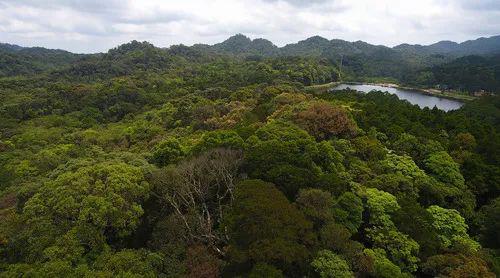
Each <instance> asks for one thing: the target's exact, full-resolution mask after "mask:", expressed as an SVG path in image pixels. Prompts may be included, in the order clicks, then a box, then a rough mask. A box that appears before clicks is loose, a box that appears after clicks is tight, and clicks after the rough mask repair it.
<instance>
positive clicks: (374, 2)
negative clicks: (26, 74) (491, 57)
mask: <svg viewBox="0 0 500 278" xmlns="http://www.w3.org/2000/svg"><path fill="white" fill-rule="evenodd" d="M499 30H500V1H497V0H477V1H467V0H419V1H400V0H330V1H329V0H308V1H307V0H210V1H208V0H183V1H176V0H122V1H119V0H108V1H104V0H86V1H77V0H66V1H64V0H46V1H37V0H0V41H1V42H9V43H17V44H20V45H26V46H45V47H50V48H63V49H68V50H70V51H74V52H100V51H106V50H108V49H109V48H111V47H115V46H116V45H118V44H120V43H124V42H128V41H130V40H133V39H137V40H147V41H150V42H152V43H153V44H155V45H158V46H162V47H165V46H169V45H172V44H179V43H183V44H187V45H190V44H194V43H209V44H213V43H217V42H220V41H222V40H224V39H226V38H227V37H229V36H231V35H234V34H235V33H243V34H246V35H248V36H250V37H252V38H257V37H263V38H266V39H269V40H271V41H273V42H274V43H275V44H277V45H280V46H281V45H284V44H286V43H291V42H296V41H298V40H301V39H305V38H307V37H310V36H313V35H320V36H324V37H326V38H329V39H332V38H339V39H345V40H350V41H355V40H364V41H367V42H370V43H374V44H384V45H390V46H392V45H396V44H399V43H404V42H407V43H420V44H429V43H433V42H436V41H439V40H444V39H447V40H455V41H463V40H467V39H473V38H476V37H479V36H491V35H498V31H499Z"/></svg>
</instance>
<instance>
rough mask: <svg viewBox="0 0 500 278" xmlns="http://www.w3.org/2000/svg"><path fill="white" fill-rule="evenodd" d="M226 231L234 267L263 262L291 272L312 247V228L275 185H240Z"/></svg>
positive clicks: (229, 213)
mask: <svg viewBox="0 0 500 278" xmlns="http://www.w3.org/2000/svg"><path fill="white" fill-rule="evenodd" d="M224 228H225V229H228V231H229V236H230V237H229V238H230V242H229V249H228V255H229V258H230V261H231V262H232V263H233V264H244V263H246V262H262V263H267V264H269V265H273V266H275V267H277V268H279V269H281V270H283V271H286V272H290V271H293V270H292V269H293V268H292V265H301V264H303V263H304V262H305V259H306V258H307V257H308V250H307V246H308V245H310V244H312V234H311V229H312V224H311V223H310V222H309V221H307V220H306V219H305V217H304V216H303V214H302V213H301V212H300V211H299V210H297V209H296V208H295V207H294V206H293V205H292V204H291V203H290V202H289V201H288V200H287V199H286V197H285V196H284V195H283V194H282V193H281V192H280V191H279V190H277V189H276V188H275V187H274V185H272V184H270V183H266V182H263V181H260V180H246V181H243V182H241V183H240V184H238V185H237V188H236V193H235V200H234V203H233V207H232V208H231V210H230V211H229V212H228V213H227V215H226V218H225V222H224ZM296 271H298V270H296Z"/></svg>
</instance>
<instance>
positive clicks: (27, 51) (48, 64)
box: [0, 43, 82, 77]
mask: <svg viewBox="0 0 500 278" xmlns="http://www.w3.org/2000/svg"><path fill="white" fill-rule="evenodd" d="M81 56H82V55H78V54H73V53H70V52H67V51H64V50H53V49H46V48H42V47H21V46H18V45H12V44H5V43H0V77H5V76H16V75H33V74H37V73H41V72H44V71H49V70H54V69H57V68H61V67H64V66H68V65H70V64H72V63H74V62H76V61H77V60H78V59H79V57H81Z"/></svg>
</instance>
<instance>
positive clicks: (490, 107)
mask: <svg viewBox="0 0 500 278" xmlns="http://www.w3.org/2000/svg"><path fill="white" fill-rule="evenodd" d="M484 40H485V39H482V40H479V42H474V41H473V42H467V43H463V44H460V45H455V44H449V43H441V44H439V45H433V46H429V47H422V46H413V47H410V46H408V45H406V46H399V47H395V48H387V47H383V46H372V45H368V44H366V43H363V42H354V43H349V42H345V41H340V40H332V41H328V40H326V39H323V38H321V37H313V38H310V39H308V40H306V41H303V42H299V43H297V44H294V45H287V46H285V47H283V48H278V47H275V46H274V45H273V44H272V43H270V42H269V41H265V40H262V39H260V40H259V39H258V40H250V39H248V38H246V37H244V36H242V35H237V36H235V37H232V38H230V39H229V40H227V41H225V42H223V43H221V44H216V45H214V46H208V45H194V46H192V47H187V46H182V45H180V46H173V47H170V48H166V49H163V48H157V47H155V46H153V45H151V44H149V43H147V42H142V43H141V42H137V41H133V42H131V43H128V44H124V45H121V46H119V47H117V48H114V49H112V50H110V51H109V52H107V53H102V54H91V55H75V54H71V53H68V52H64V51H52V50H42V49H30V48H20V47H16V46H12V45H0V48H1V49H2V50H1V51H0V75H1V76H2V77H1V78H0V223H2V225H0V277H115V276H117V277H158V276H159V277H412V276H418V277H495V276H496V275H500V237H499V235H498V231H499V230H500V153H499V151H500V121H499V116H500V96H498V95H496V94H494V95H491V96H485V97H481V98H478V99H476V100H474V101H470V102H467V103H466V104H465V105H464V106H463V107H462V108H461V109H459V110H455V111H450V112H444V111H441V110H438V109H437V108H434V109H428V108H425V109H420V108H419V107H418V106H416V105H411V104H410V103H408V102H406V101H402V100H399V99H398V98H397V97H396V96H394V95H390V94H388V93H383V92H371V93H368V94H361V93H357V92H355V91H350V90H344V91H340V92H336V93H332V92H324V91H315V90H310V87H309V86H310V85H316V84H325V83H328V82H332V81H338V80H339V70H340V69H339V64H338V57H339V55H340V54H342V55H344V56H343V57H344V58H345V60H344V62H345V64H344V66H345V69H344V70H345V73H346V75H347V77H350V78H358V77H359V78H371V77H384V78H395V79H399V78H401V79H400V80H406V81H405V82H408V83H411V82H414V83H415V84H416V85H422V86H424V85H425V86H431V85H434V84H435V83H438V84H447V85H449V86H455V87H457V88H460V89H469V88H470V89H472V90H476V89H478V88H483V86H485V87H484V88H485V89H488V90H495V89H498V86H499V83H498V82H499V80H500V79H499V77H498V74H499V71H498V59H497V58H494V59H493V58H488V57H491V56H484V55H494V53H492V51H490V50H491V49H496V50H498V48H492V47H490V46H488V47H486V46H485V47H483V48H480V47H476V46H474V45H476V44H477V43H481V42H484ZM497 40H498V38H496V37H493V38H490V39H486V41H487V42H488V45H491V44H492V43H494V42H495V41H497ZM471 44H472V45H473V46H474V47H471V46H470V45H471ZM450 45H451V46H450ZM446 46H450V47H452V48H453V49H454V50H449V49H448V50H446V51H444V50H442V49H443V48H446ZM471 48H472V49H476V50H477V49H482V50H481V51H479V50H477V51H476V52H466V50H467V49H471ZM422 49H423V50H422ZM486 50H488V51H489V52H488V53H485V52H486ZM468 54H474V55H483V56H470V57H458V56H460V55H468ZM485 57H486V58H485ZM495 57H496V56H495ZM463 69H467V70H463ZM412 74H415V75H425V76H428V77H429V76H431V77H429V78H428V79H423V80H422V82H420V81H416V80H419V79H414V78H411V76H412ZM463 75H467V76H463Z"/></svg>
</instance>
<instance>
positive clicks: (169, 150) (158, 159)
mask: <svg viewBox="0 0 500 278" xmlns="http://www.w3.org/2000/svg"><path fill="white" fill-rule="evenodd" d="M184 155H185V152H184V149H183V148H182V146H181V144H180V142H179V140H177V139H175V138H168V139H166V140H163V141H161V142H160V143H158V144H157V145H156V146H155V147H154V148H153V150H152V159H153V162H154V163H155V164H156V165H158V166H166V165H168V164H171V163H176V162H178V161H179V160H180V159H181V158H182V157H183V156H184Z"/></svg>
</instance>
